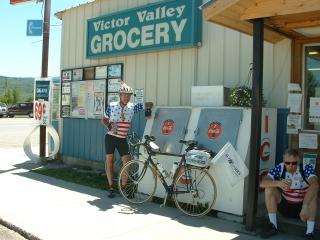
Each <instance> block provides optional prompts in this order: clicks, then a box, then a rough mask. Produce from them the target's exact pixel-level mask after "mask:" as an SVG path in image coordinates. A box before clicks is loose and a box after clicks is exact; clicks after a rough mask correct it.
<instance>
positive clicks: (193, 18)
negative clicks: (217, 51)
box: [87, 0, 202, 58]
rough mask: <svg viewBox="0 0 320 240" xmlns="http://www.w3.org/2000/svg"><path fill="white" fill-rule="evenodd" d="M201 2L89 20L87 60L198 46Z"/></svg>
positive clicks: (175, 3) (179, 0)
mask: <svg viewBox="0 0 320 240" xmlns="http://www.w3.org/2000/svg"><path fill="white" fill-rule="evenodd" d="M200 4H201V0H175V1H161V2H159V3H156V4H148V5H145V6H142V7H139V8H134V9H129V10H126V11H122V12H117V13H114V14H109V15H105V16H100V17H97V18H93V19H89V20H88V22H87V57H88V58H92V57H99V56H114V55H123V54H131V53H136V52H147V51H156V50H163V49H168V48H182V47H191V46H199V45H200V44H201V26H202V16H201V11H200V10H199V9H198V6H199V5H200Z"/></svg>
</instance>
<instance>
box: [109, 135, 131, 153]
mask: <svg viewBox="0 0 320 240" xmlns="http://www.w3.org/2000/svg"><path fill="white" fill-rule="evenodd" d="M104 145H105V149H106V154H114V151H115V149H117V150H118V152H119V154H120V156H121V157H122V156H125V155H129V145H128V142H127V139H125V138H118V137H115V136H112V135H109V134H106V136H105V138H104Z"/></svg>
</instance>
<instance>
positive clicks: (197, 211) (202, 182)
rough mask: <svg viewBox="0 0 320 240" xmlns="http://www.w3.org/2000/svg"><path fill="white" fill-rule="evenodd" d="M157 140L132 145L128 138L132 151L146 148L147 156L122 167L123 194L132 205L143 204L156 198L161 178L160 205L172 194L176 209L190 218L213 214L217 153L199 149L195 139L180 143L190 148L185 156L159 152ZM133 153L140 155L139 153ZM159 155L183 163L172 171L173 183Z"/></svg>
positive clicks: (119, 180) (149, 139) (146, 139)
mask: <svg viewBox="0 0 320 240" xmlns="http://www.w3.org/2000/svg"><path fill="white" fill-rule="evenodd" d="M155 140H156V138H155V137H153V136H148V135H146V136H145V141H144V142H141V141H139V142H137V141H136V142H135V143H132V142H131V141H130V139H129V141H128V142H129V145H130V148H131V149H135V148H138V149H139V147H140V146H143V147H144V149H145V151H146V153H147V155H148V157H147V158H146V159H145V160H141V159H134V160H131V161H129V162H127V163H126V164H125V165H124V166H123V167H122V169H121V170H120V173H119V178H118V187H119V191H120V193H121V195H122V196H123V197H124V198H125V199H126V200H127V201H129V202H130V203H135V204H139V203H144V202H146V201H148V200H150V199H151V198H152V197H153V196H154V193H155V191H156V187H157V179H159V180H160V182H161V183H162V185H163V187H164V189H165V192H166V194H165V197H164V201H163V204H162V205H161V206H165V204H166V201H167V197H168V195H169V196H171V197H173V200H174V203H175V205H176V207H177V208H178V209H179V210H181V211H182V212H183V213H185V214H187V215H189V216H195V217H196V216H202V215H205V214H207V213H208V212H210V210H211V209H212V207H213V205H214V203H215V201H216V197H217V187H216V184H215V180H214V178H213V177H212V176H211V174H210V173H209V172H208V169H209V168H210V164H209V163H210V161H211V159H212V158H213V157H214V153H213V152H211V151H207V150H200V149H199V146H198V143H197V141H194V140H188V141H184V140H180V141H179V142H180V143H182V144H185V145H186V146H187V147H186V149H185V151H184V154H182V155H179V154H171V153H166V152H160V149H159V147H158V146H157V145H156V144H155V143H154V141H155ZM133 152H134V153H135V155H136V156H137V151H133ZM138 155H139V156H140V155H141V154H139V153H138ZM156 155H166V156H175V157H180V162H179V163H176V167H173V171H171V177H170V178H171V179H172V183H171V184H168V182H167V180H166V179H167V177H168V174H167V173H168V172H167V171H165V170H163V168H162V167H161V165H160V164H159V163H158V162H157V160H156V158H155V157H156Z"/></svg>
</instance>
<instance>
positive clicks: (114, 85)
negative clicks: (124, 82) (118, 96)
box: [108, 78, 121, 92]
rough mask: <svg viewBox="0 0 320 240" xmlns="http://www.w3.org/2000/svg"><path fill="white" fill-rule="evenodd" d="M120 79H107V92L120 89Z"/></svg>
mask: <svg viewBox="0 0 320 240" xmlns="http://www.w3.org/2000/svg"><path fill="white" fill-rule="evenodd" d="M120 84H121V79H119V78H113V79H109V80H108V92H118V91H119V89H120Z"/></svg>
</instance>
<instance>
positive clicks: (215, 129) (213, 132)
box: [208, 122, 222, 139]
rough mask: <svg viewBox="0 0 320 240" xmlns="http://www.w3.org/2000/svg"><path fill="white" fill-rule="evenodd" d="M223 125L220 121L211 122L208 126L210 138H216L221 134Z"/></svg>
mask: <svg viewBox="0 0 320 240" xmlns="http://www.w3.org/2000/svg"><path fill="white" fill-rule="evenodd" d="M221 133H222V126H221V124H220V123H218V122H214V123H211V124H210V125H209V128H208V138H211V139H216V138H218V137H220V136H221Z"/></svg>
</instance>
